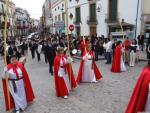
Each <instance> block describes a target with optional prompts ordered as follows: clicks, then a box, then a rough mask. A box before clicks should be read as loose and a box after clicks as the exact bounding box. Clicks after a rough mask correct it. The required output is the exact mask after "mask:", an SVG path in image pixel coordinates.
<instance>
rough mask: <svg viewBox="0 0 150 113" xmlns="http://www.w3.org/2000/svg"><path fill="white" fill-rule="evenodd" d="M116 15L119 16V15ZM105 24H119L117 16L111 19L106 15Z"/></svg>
mask: <svg viewBox="0 0 150 113" xmlns="http://www.w3.org/2000/svg"><path fill="white" fill-rule="evenodd" d="M117 15H119V13H118V14H117ZM105 22H106V23H116V22H119V16H116V17H113V18H111V17H109V15H107V14H106V17H105Z"/></svg>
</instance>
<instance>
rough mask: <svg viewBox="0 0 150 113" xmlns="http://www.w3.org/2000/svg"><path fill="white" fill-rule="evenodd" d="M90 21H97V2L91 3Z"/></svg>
mask: <svg viewBox="0 0 150 113" xmlns="http://www.w3.org/2000/svg"><path fill="white" fill-rule="evenodd" d="M90 21H92V22H95V21H96V4H95V3H94V4H90Z"/></svg>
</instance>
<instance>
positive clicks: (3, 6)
mask: <svg viewBox="0 0 150 113" xmlns="http://www.w3.org/2000/svg"><path fill="white" fill-rule="evenodd" d="M2 13H5V12H4V5H3V4H2Z"/></svg>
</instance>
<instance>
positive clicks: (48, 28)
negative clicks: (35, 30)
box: [42, 0, 53, 33]
mask: <svg viewBox="0 0 150 113" xmlns="http://www.w3.org/2000/svg"><path fill="white" fill-rule="evenodd" d="M51 10H52V9H51V0H45V2H44V4H43V7H42V13H43V14H42V17H43V22H44V31H45V32H48V33H51V32H52V26H53V25H52V12H51Z"/></svg>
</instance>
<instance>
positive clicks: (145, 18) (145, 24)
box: [141, 0, 150, 38]
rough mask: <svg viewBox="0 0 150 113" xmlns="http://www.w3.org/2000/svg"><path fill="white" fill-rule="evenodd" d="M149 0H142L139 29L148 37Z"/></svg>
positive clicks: (149, 21) (149, 25) (149, 31)
mask: <svg viewBox="0 0 150 113" xmlns="http://www.w3.org/2000/svg"><path fill="white" fill-rule="evenodd" d="M149 5H150V0H143V3H142V18H141V21H142V23H141V29H142V32H145V36H146V38H150V7H149Z"/></svg>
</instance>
